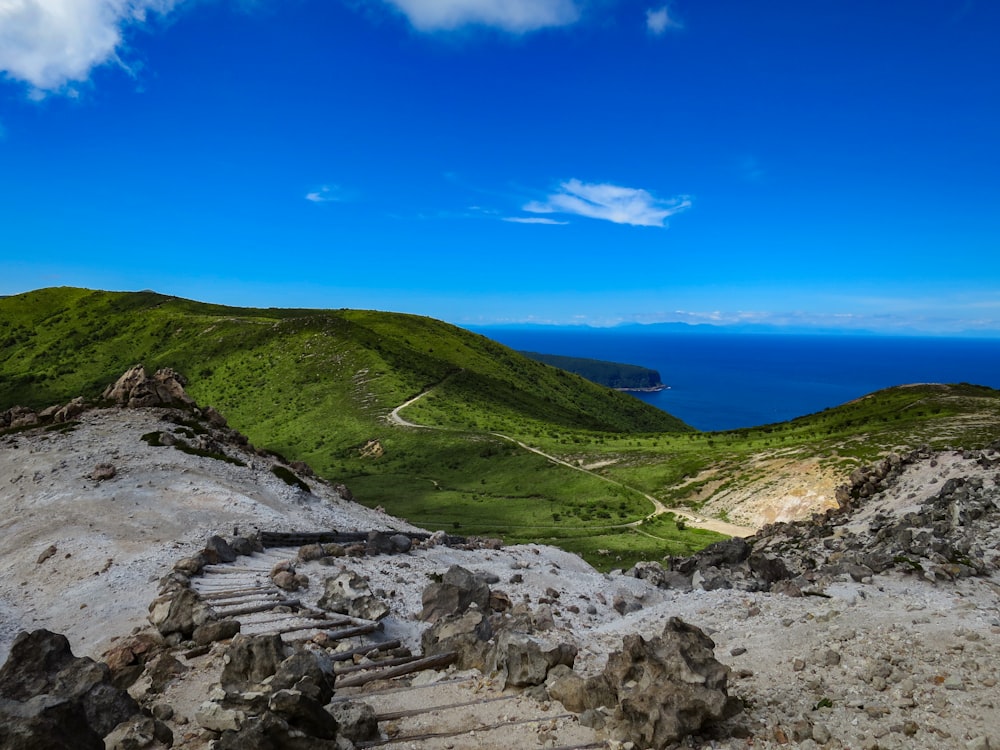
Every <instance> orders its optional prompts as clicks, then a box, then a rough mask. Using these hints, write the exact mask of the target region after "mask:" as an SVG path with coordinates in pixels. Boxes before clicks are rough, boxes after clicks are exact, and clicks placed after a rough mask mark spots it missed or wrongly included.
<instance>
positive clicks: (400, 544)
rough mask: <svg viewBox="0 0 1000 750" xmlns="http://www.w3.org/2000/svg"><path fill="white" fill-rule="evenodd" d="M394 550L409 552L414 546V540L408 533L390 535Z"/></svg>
mask: <svg viewBox="0 0 1000 750" xmlns="http://www.w3.org/2000/svg"><path fill="white" fill-rule="evenodd" d="M389 541H390V542H392V547H393V550H394V551H396V552H409V551H410V548H412V547H413V540H412V539H410V537H408V536H407V535H406V534H393V535H392V536H391V537H389Z"/></svg>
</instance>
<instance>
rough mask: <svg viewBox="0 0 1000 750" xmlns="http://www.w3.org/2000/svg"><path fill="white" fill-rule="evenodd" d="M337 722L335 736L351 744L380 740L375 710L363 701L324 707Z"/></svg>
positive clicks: (342, 702) (345, 702)
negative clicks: (347, 740)
mask: <svg viewBox="0 0 1000 750" xmlns="http://www.w3.org/2000/svg"><path fill="white" fill-rule="evenodd" d="M326 710H327V711H329V712H330V714H331V715H332V716H333V718H334V719H336V721H337V734H338V736H340V737H346V738H347V739H349V740H350V741H351V742H353V743H355V744H358V743H361V742H371V741H372V740H378V739H379V738H380V735H379V731H378V720H377V718H376V714H375V709H374V708H372V707H371V706H370V705H369V704H367V703H365V702H363V701H338V702H337V703H331V704H330V705H329V706H327V707H326Z"/></svg>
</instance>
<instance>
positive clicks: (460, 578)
mask: <svg viewBox="0 0 1000 750" xmlns="http://www.w3.org/2000/svg"><path fill="white" fill-rule="evenodd" d="M421 602H422V603H423V605H424V606H423V610H422V611H421V612H420V619H421V620H423V621H424V622H430V623H434V622H437V621H438V620H439V619H441V618H442V617H444V616H446V615H457V614H461V613H463V612H465V611H466V610H467V609H468V608H469V607H470V605H472V604H473V603H475V604H476V606H478V607H479V609H481V610H483V611H487V610H488V608H489V606H490V587H489V586H488V585H486V583H485V582H484V581H483V580H482V579H481V578H480V577H479V576H476V575H475V574H473V573H472V572H471V571H468V570H466V569H465V568H463V567H461V566H459V565H452V566H451V567H450V568H448V570H447V571H446V572H445V574H444V576H442V578H441V582H440V583H432V584H430V585H429V586H428V587H427V588H425V589H424V591H423V594H422V595H421Z"/></svg>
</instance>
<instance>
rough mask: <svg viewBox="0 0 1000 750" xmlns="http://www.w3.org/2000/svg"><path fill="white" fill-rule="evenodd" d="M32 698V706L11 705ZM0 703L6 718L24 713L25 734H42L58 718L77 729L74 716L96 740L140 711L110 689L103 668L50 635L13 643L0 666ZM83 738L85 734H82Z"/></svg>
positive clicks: (25, 636)
mask: <svg viewBox="0 0 1000 750" xmlns="http://www.w3.org/2000/svg"><path fill="white" fill-rule="evenodd" d="M33 699H38V700H36V701H35V702H34V703H32V704H31V705H30V706H21V707H18V706H10V705H9V704H10V703H11V702H19V703H22V704H23V703H26V702H30V701H32V700H33ZM0 700H2V701H4V702H5V706H6V707H7V708H6V710H7V711H8V712H9V713H12V714H14V715H15V716H16V715H21V714H26V718H25V721H24V722H22V723H21V727H22V729H24V730H25V731H29V732H30V731H34V730H33V729H31V727H42V728H43V730H44V727H46V726H49V725H50V723H51V722H53V721H56V720H57V718H56V717H63V718H64V719H65V720H66V722H67V723H68V724H70V725H72V726H77V727H78V726H79V725H80V721H79V716H78V715H77V714H78V713H82V715H83V718H84V722H85V724H86V726H87V727H89V729H90V730H91V731H92V732H93V733H95V734H96V735H97V736H98V737H104V736H106V735H107V734H109V733H110V732H111V730H112V729H114V728H115V727H116V726H117V725H118V724H120V723H121V722H123V721H125V720H126V719H128V718H130V717H132V716H134V715H135V714H137V713H138V712H139V706H138V704H136V702H135V701H134V700H133V699H132V698H131V697H130V696H129V694H128V693H126V692H125V691H124V690H119V689H118V688H116V687H115V686H114V685H113V684H112V682H111V672H110V670H109V669H108V666H107V665H106V664H104V663H102V662H96V661H94V660H93V659H89V658H87V657H76V656H74V655H73V652H72V651H71V650H70V647H69V641H68V640H66V637H65V636H63V635H60V634H58V633H52V632H50V631H48V630H36V631H34V632H32V633H27V632H22V633H20V634H19V635H18V636H17V637H16V638H15V639H14V643H13V644H12V645H11V649H10V656H9V657H8V658H7V662H6V663H5V664H4V665H3V667H0ZM61 703H65V704H67V705H66V706H61V705H60V704H61ZM0 723H6V722H0ZM18 731H20V730H18ZM29 736H30V734H29ZM81 736H82V737H86V736H89V735H88V733H87V732H83V731H82V729H81ZM84 743H85V740H84V742H81V744H80V745H79V746H80V747H83V746H85V744H84ZM36 746H37V747H45V746H46V745H44V744H42V743H39V744H38V745H36Z"/></svg>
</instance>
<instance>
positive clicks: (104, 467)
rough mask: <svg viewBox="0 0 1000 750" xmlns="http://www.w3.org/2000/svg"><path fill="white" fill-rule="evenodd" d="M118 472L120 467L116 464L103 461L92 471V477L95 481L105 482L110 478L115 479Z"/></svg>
mask: <svg viewBox="0 0 1000 750" xmlns="http://www.w3.org/2000/svg"><path fill="white" fill-rule="evenodd" d="M117 473H118V469H116V468H115V465H114V464H108V463H101V464H97V465H96V466H95V467H94V470H93V471H92V472H90V478H91V479H93V480H94V481H95V482H104V481H106V480H108V479H114V478H115V475H116V474H117Z"/></svg>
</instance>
